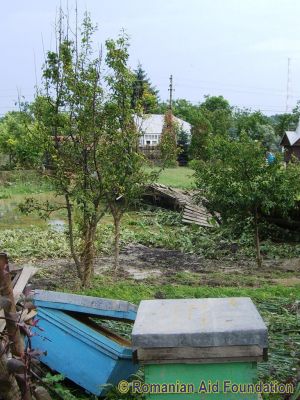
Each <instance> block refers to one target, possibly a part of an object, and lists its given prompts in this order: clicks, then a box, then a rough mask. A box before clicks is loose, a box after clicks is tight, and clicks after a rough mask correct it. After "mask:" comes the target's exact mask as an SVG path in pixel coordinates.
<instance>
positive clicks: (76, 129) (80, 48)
mask: <svg viewBox="0 0 300 400" xmlns="http://www.w3.org/2000/svg"><path fill="white" fill-rule="evenodd" d="M62 18H63V16H62V14H61V20H62ZM94 32H95V28H94V26H93V25H92V23H91V20H90V18H89V16H88V15H85V18H84V20H83V24H82V30H81V32H80V41H78V38H77V35H76V34H75V38H74V39H73V40H71V39H70V32H69V30H68V29H67V30H66V31H65V30H64V29H63V24H62V22H61V21H60V24H59V30H58V45H57V51H56V52H49V53H48V56H47V60H46V64H45V67H44V74H43V76H44V90H43V91H42V93H40V96H38V97H37V99H36V101H35V103H34V104H33V106H32V110H33V113H34V117H35V123H36V129H37V130H38V132H39V133H40V135H41V138H43V140H44V145H45V150H46V152H47V154H48V158H49V164H50V168H51V173H50V174H49V178H50V179H51V181H52V182H53V185H54V187H55V189H56V192H57V193H58V194H60V195H63V196H64V198H65V207H66V209H67V216H68V238H69V244H70V250H71V254H72V257H73V259H74V262H75V265H76V268H77V274H78V276H79V278H80V279H81V281H82V284H83V285H84V286H86V285H88V284H89V283H90V280H91V278H92V275H93V270H94V269H93V264H94V256H95V248H94V242H95V236H96V230H97V226H98V224H99V222H100V220H101V218H102V217H103V216H104V214H105V212H106V211H107V210H110V211H111V212H112V215H113V218H114V224H115V264H116V268H117V267H118V262H119V261H118V260H119V237H120V221H121V217H122V215H123V213H124V211H125V210H126V209H127V207H128V206H129V204H130V203H131V202H132V201H133V200H134V199H136V198H137V196H138V195H139V194H140V190H141V187H142V185H144V184H146V183H147V181H148V178H149V179H150V175H147V174H146V173H145V172H144V169H143V162H144V159H143V157H142V156H141V155H140V154H139V151H138V139H139V133H138V132H137V130H136V128H135V126H134V122H133V116H134V115H135V110H133V109H132V108H131V95H132V82H133V74H132V72H130V70H129V69H128V67H127V61H128V40H127V37H126V35H125V34H122V35H121V36H120V37H119V39H118V40H116V41H113V40H108V41H106V52H107V55H106V58H105V63H106V65H105V66H106V71H107V72H106V74H105V75H104V74H103V75H102V74H101V72H102V70H101V54H100V55H98V56H96V57H94V52H93V44H92V36H93V33H94ZM37 207H38V208H40V209H41V208H43V209H44V210H45V212H46V213H48V214H49V213H50V212H51V211H54V210H55V207H53V206H49V204H46V205H44V206H43V205H41V204H39V205H38V206H36V205H34V203H33V201H32V199H29V200H28V201H27V210H31V209H36V208H37ZM60 208H61V206H60ZM23 209H24V207H23ZM25 209H26V207H25ZM78 242H79V245H78Z"/></svg>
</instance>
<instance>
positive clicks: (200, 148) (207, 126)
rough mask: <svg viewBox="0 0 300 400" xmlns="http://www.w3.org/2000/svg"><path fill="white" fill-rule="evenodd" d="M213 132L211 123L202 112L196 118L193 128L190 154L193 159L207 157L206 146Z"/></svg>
mask: <svg viewBox="0 0 300 400" xmlns="http://www.w3.org/2000/svg"><path fill="white" fill-rule="evenodd" d="M211 133H212V126H211V123H210V122H209V121H208V120H207V119H206V118H205V117H204V116H203V115H202V114H201V113H198V114H197V118H194V120H193V125H192V130H191V134H192V137H191V144H190V155H191V158H192V159H196V160H201V159H203V160H204V159H206V146H207V142H208V138H209V135H210V134H211Z"/></svg>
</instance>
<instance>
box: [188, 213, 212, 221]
mask: <svg viewBox="0 0 300 400" xmlns="http://www.w3.org/2000/svg"><path fill="white" fill-rule="evenodd" d="M183 217H190V218H198V219H200V220H204V221H207V216H206V215H203V214H196V213H191V212H184V213H183Z"/></svg>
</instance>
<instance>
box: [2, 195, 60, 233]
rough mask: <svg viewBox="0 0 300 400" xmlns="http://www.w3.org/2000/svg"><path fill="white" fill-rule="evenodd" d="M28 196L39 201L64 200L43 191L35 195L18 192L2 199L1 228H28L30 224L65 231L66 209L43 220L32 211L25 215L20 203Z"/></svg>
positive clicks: (58, 201)
mask: <svg viewBox="0 0 300 400" xmlns="http://www.w3.org/2000/svg"><path fill="white" fill-rule="evenodd" d="M26 197H33V198H35V199H38V200H39V201H46V200H49V201H51V202H53V203H59V204H61V203H62V200H61V199H59V198H58V197H56V196H55V195H54V194H52V193H42V194H34V195H22V194H17V195H14V196H13V197H12V198H7V199H0V229H15V228H26V227H29V226H32V225H34V226H38V227H41V228H45V229H46V228H49V227H51V229H53V230H55V231H57V232H63V231H64V229H65V226H66V219H65V213H64V211H62V210H60V211H57V212H55V213H53V214H52V215H51V217H50V218H49V219H48V220H43V219H41V218H40V217H39V215H38V214H37V213H36V212H35V213H31V214H29V215H25V214H23V213H21V211H20V210H19V204H20V203H22V202H24V201H25V199H26Z"/></svg>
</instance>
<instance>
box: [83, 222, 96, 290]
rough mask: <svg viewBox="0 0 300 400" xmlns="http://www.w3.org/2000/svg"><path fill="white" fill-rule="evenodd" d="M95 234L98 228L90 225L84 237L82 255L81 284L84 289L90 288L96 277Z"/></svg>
mask: <svg viewBox="0 0 300 400" xmlns="http://www.w3.org/2000/svg"><path fill="white" fill-rule="evenodd" d="M95 234H96V226H95V225H94V224H90V225H89V226H88V227H87V230H86V234H85V237H84V248H83V251H82V254H81V265H82V270H83V275H82V280H81V283H82V286H83V287H87V286H89V284H90V283H91V279H92V277H93V275H94V257H95V246H94V241H95Z"/></svg>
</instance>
